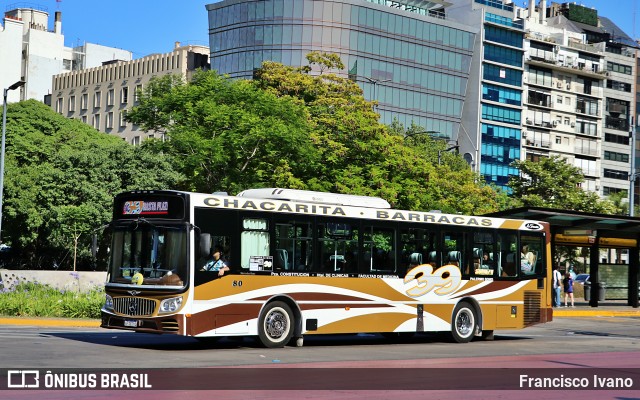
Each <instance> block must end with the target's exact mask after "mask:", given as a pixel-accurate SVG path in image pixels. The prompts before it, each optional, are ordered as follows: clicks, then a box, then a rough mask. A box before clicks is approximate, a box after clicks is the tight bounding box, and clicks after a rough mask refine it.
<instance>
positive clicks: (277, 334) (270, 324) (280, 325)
mask: <svg viewBox="0 0 640 400" xmlns="http://www.w3.org/2000/svg"><path fill="white" fill-rule="evenodd" d="M264 327H265V331H266V333H267V335H269V337H270V338H272V339H280V338H281V337H282V336H284V335H285V334H286V332H287V331H288V329H289V321H288V319H287V317H286V316H285V315H284V313H282V312H279V311H274V312H271V313H270V314H269V315H268V316H267V318H265V320H264Z"/></svg>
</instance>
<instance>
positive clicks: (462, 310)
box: [451, 302, 478, 343]
mask: <svg viewBox="0 0 640 400" xmlns="http://www.w3.org/2000/svg"><path fill="white" fill-rule="evenodd" d="M477 320H478V318H477V316H476V311H475V308H474V307H473V306H472V305H471V304H469V303H467V302H460V303H459V304H458V305H457V306H456V308H455V309H454V310H453V318H452V319H451V335H452V336H453V340H454V341H456V342H458V343H469V342H470V341H471V339H473V337H474V335H475V332H476V321H477Z"/></svg>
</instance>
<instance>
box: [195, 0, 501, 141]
mask: <svg viewBox="0 0 640 400" xmlns="http://www.w3.org/2000/svg"><path fill="white" fill-rule="evenodd" d="M443 4H444V3H441V2H439V1H409V0H407V1H387V0H371V1H365V0H335V1H316V0H264V1H256V0H226V1H221V2H218V3H214V4H209V5H207V10H208V12H209V29H210V31H209V38H210V48H211V68H212V69H214V70H217V71H218V72H220V73H223V74H228V75H230V76H231V77H239V78H251V77H252V76H253V71H254V69H255V68H259V67H260V65H261V64H262V62H263V61H266V60H271V61H276V62H281V63H283V64H286V65H291V66H303V65H307V61H306V59H305V56H306V54H307V53H309V52H310V51H323V52H330V53H335V54H338V55H339V56H340V58H341V60H342V62H343V63H344V64H345V66H346V68H345V70H344V71H339V73H340V74H342V75H343V76H349V77H350V78H352V79H355V80H356V82H357V83H358V84H359V85H360V87H362V89H363V91H364V96H365V98H367V99H369V100H377V101H378V102H379V106H378V108H377V111H378V112H379V113H380V115H381V121H382V122H383V123H386V124H390V123H391V122H392V121H393V120H394V119H397V120H398V121H399V122H401V123H402V124H403V125H405V126H409V125H411V123H412V122H413V123H415V124H417V125H420V126H421V127H423V128H424V129H425V130H427V131H435V132H439V133H440V135H441V136H444V137H449V138H457V135H458V130H459V128H460V120H461V115H462V110H463V103H464V100H465V95H466V92H467V85H468V79H469V72H470V67H471V58H472V55H473V50H474V41H475V31H474V29H473V28H470V27H468V26H466V25H462V24H460V23H456V22H453V21H450V20H447V19H444V14H443V13H442V10H443V9H444V8H443V7H444V6H443ZM492 54H495V56H496V57H502V56H503V54H502V53H500V52H499V51H495V52H493V53H492ZM505 95H507V96H509V95H510V94H508V93H506V94H505Z"/></svg>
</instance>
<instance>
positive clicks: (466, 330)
mask: <svg viewBox="0 0 640 400" xmlns="http://www.w3.org/2000/svg"><path fill="white" fill-rule="evenodd" d="M456 329H457V330H458V334H460V336H462V337H467V336H469V335H470V334H471V332H472V330H473V320H472V318H471V315H469V313H468V312H467V311H461V312H460V313H458V317H457V318H456Z"/></svg>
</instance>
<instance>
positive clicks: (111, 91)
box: [107, 89, 114, 106]
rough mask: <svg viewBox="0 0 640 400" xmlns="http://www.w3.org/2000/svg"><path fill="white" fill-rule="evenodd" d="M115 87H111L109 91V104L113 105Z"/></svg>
mask: <svg viewBox="0 0 640 400" xmlns="http://www.w3.org/2000/svg"><path fill="white" fill-rule="evenodd" d="M113 96H114V94H113V89H109V91H108V92H107V105H108V106H112V105H113Z"/></svg>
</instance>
